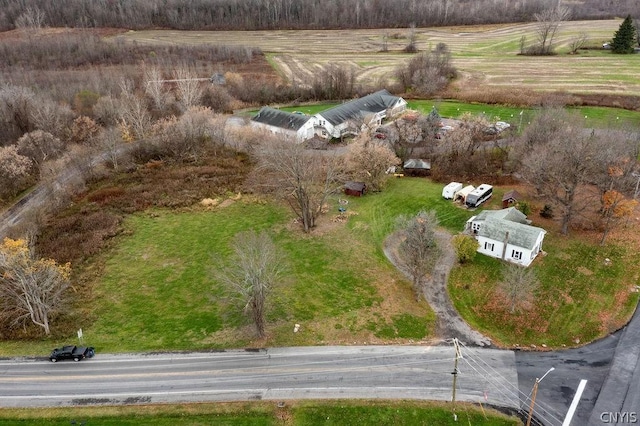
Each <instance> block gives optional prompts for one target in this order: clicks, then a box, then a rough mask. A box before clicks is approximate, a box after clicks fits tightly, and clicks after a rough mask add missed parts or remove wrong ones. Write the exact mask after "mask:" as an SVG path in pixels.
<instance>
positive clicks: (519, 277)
mask: <svg viewBox="0 0 640 426" xmlns="http://www.w3.org/2000/svg"><path fill="white" fill-rule="evenodd" d="M502 271H503V272H502V280H501V281H500V282H499V284H498V289H499V290H500V291H501V292H502V293H503V294H504V296H505V297H506V299H507V301H508V302H509V310H510V312H511V313H514V312H515V311H516V309H517V308H520V307H524V306H526V305H527V303H528V302H529V301H530V299H531V298H532V297H533V293H534V292H535V290H536V289H537V288H538V286H539V285H540V284H539V281H538V279H537V278H536V274H535V271H534V270H533V269H531V268H525V267H522V266H520V265H516V264H513V263H509V264H506V265H505V266H504V267H503V270H502Z"/></svg>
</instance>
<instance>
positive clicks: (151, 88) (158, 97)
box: [144, 66, 168, 111]
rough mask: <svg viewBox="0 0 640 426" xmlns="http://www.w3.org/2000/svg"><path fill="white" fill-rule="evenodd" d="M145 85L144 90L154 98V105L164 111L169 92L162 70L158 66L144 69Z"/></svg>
mask: <svg viewBox="0 0 640 426" xmlns="http://www.w3.org/2000/svg"><path fill="white" fill-rule="evenodd" d="M144 76H145V80H146V81H145V86H144V90H145V92H146V93H147V95H149V97H151V99H152V100H153V104H154V106H155V107H156V108H157V109H158V110H160V111H162V110H164V108H165V107H166V105H167V100H168V93H167V92H166V90H165V88H164V82H163V77H162V72H160V68H158V67H157V66H151V67H148V68H145V69H144Z"/></svg>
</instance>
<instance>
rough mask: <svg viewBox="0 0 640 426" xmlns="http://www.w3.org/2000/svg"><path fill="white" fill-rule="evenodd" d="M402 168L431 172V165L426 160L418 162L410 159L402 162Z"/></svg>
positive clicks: (415, 159) (418, 160)
mask: <svg viewBox="0 0 640 426" xmlns="http://www.w3.org/2000/svg"><path fill="white" fill-rule="evenodd" d="M402 168H404V169H422V170H431V163H430V162H429V161H426V160H420V159H417V158H411V159H409V160H407V161H405V162H404V164H403V166H402Z"/></svg>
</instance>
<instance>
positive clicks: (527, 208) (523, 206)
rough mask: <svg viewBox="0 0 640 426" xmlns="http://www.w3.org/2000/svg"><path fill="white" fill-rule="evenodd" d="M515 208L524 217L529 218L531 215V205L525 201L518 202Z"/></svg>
mask: <svg viewBox="0 0 640 426" xmlns="http://www.w3.org/2000/svg"><path fill="white" fill-rule="evenodd" d="M516 208H517V209H518V210H520V211H521V212H522V214H524V215H525V216H529V214H531V205H530V204H529V203H528V202H526V201H519V202H518V205H517V206H516Z"/></svg>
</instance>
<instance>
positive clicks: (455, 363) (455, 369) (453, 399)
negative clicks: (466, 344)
mask: <svg viewBox="0 0 640 426" xmlns="http://www.w3.org/2000/svg"><path fill="white" fill-rule="evenodd" d="M453 346H454V347H455V348H456V359H455V360H454V361H453V372H452V373H451V374H453V391H452V394H451V402H452V403H453V420H454V421H456V422H457V421H458V415H457V414H456V382H457V381H458V359H459V358H462V355H461V354H460V345H459V344H458V339H456V338H455V337H454V338H453Z"/></svg>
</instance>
